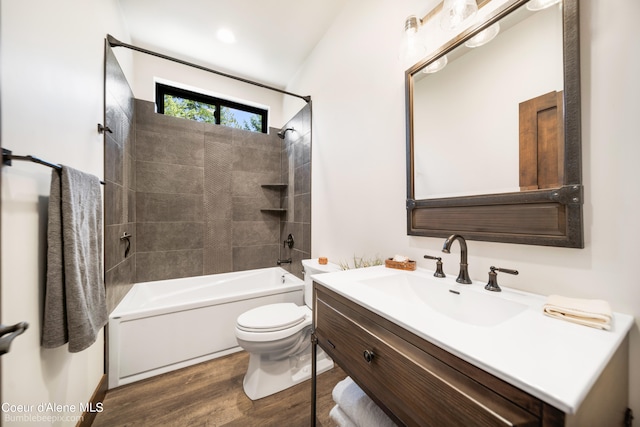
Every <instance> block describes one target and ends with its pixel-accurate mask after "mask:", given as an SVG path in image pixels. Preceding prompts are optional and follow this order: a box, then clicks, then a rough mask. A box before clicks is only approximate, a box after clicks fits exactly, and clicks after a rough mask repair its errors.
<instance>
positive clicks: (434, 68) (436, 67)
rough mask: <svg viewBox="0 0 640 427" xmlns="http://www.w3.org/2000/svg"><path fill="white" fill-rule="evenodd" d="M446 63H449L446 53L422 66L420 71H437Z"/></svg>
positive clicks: (427, 72) (430, 72) (431, 72)
mask: <svg viewBox="0 0 640 427" xmlns="http://www.w3.org/2000/svg"><path fill="white" fill-rule="evenodd" d="M448 63H449V60H448V59H447V55H444V56H441V57H440V58H438V59H436V60H435V61H433V62H432V63H430V64H429V65H427V66H426V67H424V68H423V69H422V72H423V73H426V74H433V73H437V72H438V71H440V70H442V69H443V68H444V67H446V66H447V64H448Z"/></svg>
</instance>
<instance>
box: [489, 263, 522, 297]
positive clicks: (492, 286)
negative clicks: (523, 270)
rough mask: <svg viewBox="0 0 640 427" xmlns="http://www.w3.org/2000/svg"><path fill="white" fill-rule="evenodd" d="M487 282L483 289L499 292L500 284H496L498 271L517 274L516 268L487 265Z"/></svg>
mask: <svg viewBox="0 0 640 427" xmlns="http://www.w3.org/2000/svg"><path fill="white" fill-rule="evenodd" d="M489 270H490V271H489V282H488V283H487V284H486V285H485V287H484V288H485V289H486V290H488V291H491V292H501V291H502V289H500V286H499V285H498V273H497V272H498V271H500V272H501V273H508V274H513V275H516V276H517V275H518V274H520V273H518V270H512V269H510V268H500V267H494V266H491V267H489Z"/></svg>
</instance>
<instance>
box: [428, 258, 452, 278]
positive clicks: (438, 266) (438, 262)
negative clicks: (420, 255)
mask: <svg viewBox="0 0 640 427" xmlns="http://www.w3.org/2000/svg"><path fill="white" fill-rule="evenodd" d="M424 257H425V258H426V259H435V260H436V272H435V273H433V275H434V276H435V277H447V275H446V274H444V272H443V271H442V258H440V257H439V256H431V255H425V256H424Z"/></svg>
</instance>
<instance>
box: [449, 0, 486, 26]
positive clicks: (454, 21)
mask: <svg viewBox="0 0 640 427" xmlns="http://www.w3.org/2000/svg"><path fill="white" fill-rule="evenodd" d="M477 12H478V4H477V3H476V0H444V5H443V6H442V17H441V18H440V26H441V27H442V29H443V30H455V29H457V28H458V27H460V25H461V24H462V23H463V22H464V21H465V20H467V19H468V18H471V17H472V16H474V15H475V14H476V13H477Z"/></svg>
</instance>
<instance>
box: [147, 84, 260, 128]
mask: <svg viewBox="0 0 640 427" xmlns="http://www.w3.org/2000/svg"><path fill="white" fill-rule="evenodd" d="M156 106H157V111H158V113H161V114H166V115H168V116H174V117H181V118H184V119H189V120H195V121H197V122H205V123H212V124H219V125H223V126H229V127H232V128H236V129H244V130H247V131H251V132H263V133H266V132H267V110H264V109H261V108H257V107H253V106H250V105H244V104H240V103H237V102H232V101H228V100H224V99H220V98H215V97H212V96H208V95H203V94H201V93H196V92H191V91H187V90H184V89H179V88H175V87H171V86H167V85H163V84H160V83H158V84H156Z"/></svg>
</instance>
